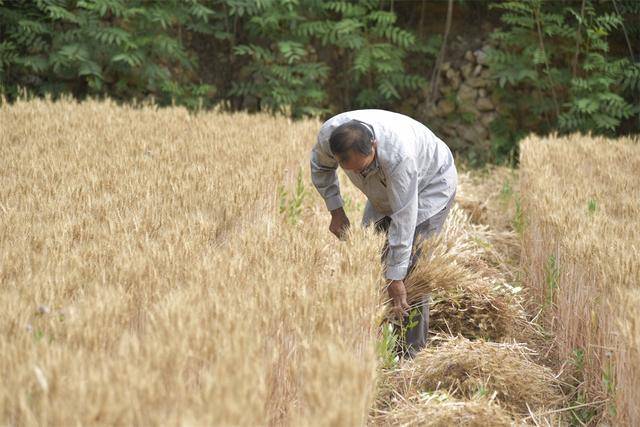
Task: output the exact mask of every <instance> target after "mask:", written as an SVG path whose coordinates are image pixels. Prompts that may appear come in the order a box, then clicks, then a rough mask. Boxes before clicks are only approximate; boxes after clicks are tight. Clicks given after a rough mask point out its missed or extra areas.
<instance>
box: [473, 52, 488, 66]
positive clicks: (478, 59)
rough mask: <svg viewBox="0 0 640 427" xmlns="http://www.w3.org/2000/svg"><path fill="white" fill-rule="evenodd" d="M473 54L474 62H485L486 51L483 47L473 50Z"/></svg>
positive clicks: (482, 63)
mask: <svg viewBox="0 0 640 427" xmlns="http://www.w3.org/2000/svg"><path fill="white" fill-rule="evenodd" d="M473 55H474V56H475V57H476V62H477V63H478V64H481V65H484V64H486V63H487V51H486V50H484V49H478V50H476V51H475V52H473Z"/></svg>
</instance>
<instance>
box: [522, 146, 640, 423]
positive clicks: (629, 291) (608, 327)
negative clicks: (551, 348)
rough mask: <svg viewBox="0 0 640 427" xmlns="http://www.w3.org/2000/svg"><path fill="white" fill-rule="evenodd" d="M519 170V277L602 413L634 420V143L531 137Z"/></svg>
mask: <svg viewBox="0 0 640 427" xmlns="http://www.w3.org/2000/svg"><path fill="white" fill-rule="evenodd" d="M521 168H522V172H521V173H522V181H521V188H522V189H523V190H522V200H523V211H524V213H525V215H526V227H525V235H524V246H523V251H524V264H525V267H526V269H527V276H526V277H527V278H528V281H529V287H530V288H531V289H532V290H533V291H534V295H535V296H536V300H537V301H538V304H539V306H541V307H544V308H546V311H547V313H549V314H550V315H549V316H547V318H548V319H549V322H550V326H551V327H552V328H553V330H554V331H555V332H556V335H557V342H558V344H559V350H560V356H561V359H563V360H567V359H573V360H574V361H575V362H576V363H575V364H577V365H578V366H580V367H581V368H582V369H580V372H576V376H577V377H578V378H577V379H578V380H581V381H584V384H583V385H582V386H581V388H582V389H583V391H586V392H587V393H588V394H587V395H588V398H589V400H591V401H596V402H600V403H601V404H600V408H602V415H603V416H605V417H609V418H611V419H612V420H613V421H614V422H615V423H616V424H617V425H640V411H639V410H638V401H640V357H639V356H638V354H639V348H640V347H639V344H640V338H639V336H638V334H639V331H640V328H639V325H638V313H639V309H638V305H637V304H636V303H634V302H637V301H638V297H637V290H638V286H639V285H640V263H639V262H638V255H639V254H640V251H639V248H640V179H639V176H638V173H639V171H640V144H638V140H637V139H635V140H632V139H629V138H626V139H625V138H622V139H619V140H607V139H605V138H597V137H586V136H580V135H572V136H569V137H565V138H557V137H549V138H537V137H530V138H528V139H527V140H525V141H524V142H523V144H522V150H521ZM576 359H580V360H576ZM582 365H583V366H582Z"/></svg>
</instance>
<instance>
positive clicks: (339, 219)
mask: <svg viewBox="0 0 640 427" xmlns="http://www.w3.org/2000/svg"><path fill="white" fill-rule="evenodd" d="M337 168H338V162H337V161H336V160H335V159H334V158H333V156H331V155H329V154H328V153H327V152H326V148H324V147H323V146H322V143H321V140H320V137H318V142H317V143H316V145H315V146H314V147H313V150H312V151H311V181H312V182H313V185H314V186H315V187H316V189H317V190H318V193H320V195H321V196H322V198H323V199H324V202H325V204H326V205H327V209H328V210H329V211H330V212H331V223H330V224H329V231H331V232H332V233H333V234H334V235H336V237H338V238H343V237H344V232H345V231H346V230H347V229H348V228H349V226H350V223H349V218H347V214H346V213H345V212H344V209H343V208H342V206H343V204H344V203H343V201H342V196H341V195H340V183H339V181H338V174H337V172H336V169H337Z"/></svg>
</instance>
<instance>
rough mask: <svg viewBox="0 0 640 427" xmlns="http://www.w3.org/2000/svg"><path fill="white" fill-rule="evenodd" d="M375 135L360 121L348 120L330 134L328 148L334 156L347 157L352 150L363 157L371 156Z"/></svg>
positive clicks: (369, 126) (370, 128)
mask: <svg viewBox="0 0 640 427" xmlns="http://www.w3.org/2000/svg"><path fill="white" fill-rule="evenodd" d="M374 139H375V133H374V132H373V127H372V126H371V125H369V124H367V123H364V122H361V121H360V120H350V121H348V122H346V123H343V124H341V125H340V126H338V127H337V128H335V129H334V130H333V132H331V136H330V137H329V147H330V148H331V152H332V153H333V155H334V156H340V157H347V158H348V155H349V153H350V152H351V151H352V150H354V151H356V152H357V153H360V154H362V155H363V156H368V155H369V154H371V150H372V148H373V145H372V143H373V140H374Z"/></svg>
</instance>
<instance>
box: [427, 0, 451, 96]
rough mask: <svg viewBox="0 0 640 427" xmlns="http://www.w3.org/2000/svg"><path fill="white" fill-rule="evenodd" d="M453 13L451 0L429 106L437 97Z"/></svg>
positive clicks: (429, 94)
mask: <svg viewBox="0 0 640 427" xmlns="http://www.w3.org/2000/svg"><path fill="white" fill-rule="evenodd" d="M452 15H453V0H449V1H448V3H447V21H446V23H445V27H444V38H443V39H442V46H441V47H440V53H439V54H438V59H437V60H436V64H435V66H434V67H433V72H432V73H431V84H430V85H429V86H430V88H431V89H430V90H429V93H428V95H427V101H426V104H427V108H428V107H429V106H430V105H431V104H432V103H433V102H435V100H436V98H437V95H436V93H437V90H438V74H440V66H441V65H442V62H443V61H444V55H445V52H446V49H447V38H448V37H449V31H451V18H452Z"/></svg>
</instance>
